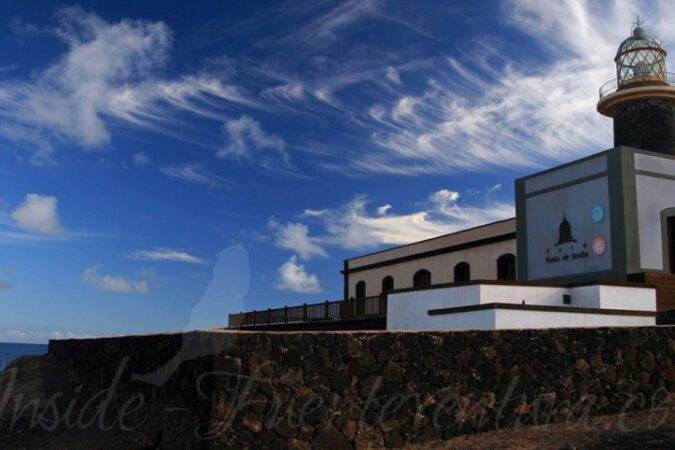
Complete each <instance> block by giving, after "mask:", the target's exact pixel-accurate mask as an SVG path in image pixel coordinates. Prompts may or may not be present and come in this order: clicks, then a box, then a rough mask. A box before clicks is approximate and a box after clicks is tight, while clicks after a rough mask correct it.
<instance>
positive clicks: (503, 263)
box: [497, 253, 516, 280]
mask: <svg viewBox="0 0 675 450" xmlns="http://www.w3.org/2000/svg"><path fill="white" fill-rule="evenodd" d="M497 279H498V280H515V279H516V257H515V255H512V254H511V253H506V254H504V255H502V256H500V257H499V258H497Z"/></svg>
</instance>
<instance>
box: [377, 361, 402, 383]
mask: <svg viewBox="0 0 675 450" xmlns="http://www.w3.org/2000/svg"><path fill="white" fill-rule="evenodd" d="M403 373H404V371H403V369H402V368H401V366H400V365H399V363H397V362H394V361H389V362H388V363H387V365H386V366H384V370H383V371H382V376H383V377H384V381H387V382H392V383H396V382H400V381H403Z"/></svg>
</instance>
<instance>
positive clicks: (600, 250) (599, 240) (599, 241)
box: [593, 236, 607, 256]
mask: <svg viewBox="0 0 675 450" xmlns="http://www.w3.org/2000/svg"><path fill="white" fill-rule="evenodd" d="M606 251H607V241H605V238H604V237H602V236H598V237H596V238H595V239H593V253H595V254H596V255H598V256H601V255H604V254H605V252H606Z"/></svg>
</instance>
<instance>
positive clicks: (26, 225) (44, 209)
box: [11, 194, 63, 235]
mask: <svg viewBox="0 0 675 450" xmlns="http://www.w3.org/2000/svg"><path fill="white" fill-rule="evenodd" d="M57 209H58V200H57V199H56V197H50V196H42V195H39V194H27V195H26V198H25V199H24V201H23V202H22V203H21V204H20V205H19V206H18V207H17V208H16V209H15V210H14V211H13V212H12V215H11V217H12V220H13V221H14V224H15V225H16V226H17V227H19V228H22V229H24V230H28V231H32V232H35V233H41V234H52V235H55V234H61V233H63V227H62V226H61V223H60V221H59V215H58V211H57Z"/></svg>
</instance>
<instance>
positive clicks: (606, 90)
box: [599, 72, 675, 99]
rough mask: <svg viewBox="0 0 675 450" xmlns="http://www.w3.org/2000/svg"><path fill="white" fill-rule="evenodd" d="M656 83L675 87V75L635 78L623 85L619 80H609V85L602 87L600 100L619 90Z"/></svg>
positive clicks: (624, 82)
mask: <svg viewBox="0 0 675 450" xmlns="http://www.w3.org/2000/svg"><path fill="white" fill-rule="evenodd" d="M654 82H656V83H659V84H662V85H663V86H675V74H673V73H671V72H666V73H665V77H663V78H662V77H654V76H648V77H634V78H631V79H630V80H625V81H623V82H621V83H619V80H618V79H617V78H613V79H611V80H609V81H608V82H607V83H605V84H603V85H602V86H600V91H599V94H600V98H601V99H602V98H604V97H607V96H608V95H610V94H613V93H615V92H616V91H618V90H619V88H627V87H638V86H640V85H646V86H648V85H649V84H650V83H654Z"/></svg>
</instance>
